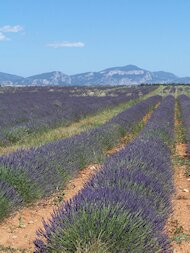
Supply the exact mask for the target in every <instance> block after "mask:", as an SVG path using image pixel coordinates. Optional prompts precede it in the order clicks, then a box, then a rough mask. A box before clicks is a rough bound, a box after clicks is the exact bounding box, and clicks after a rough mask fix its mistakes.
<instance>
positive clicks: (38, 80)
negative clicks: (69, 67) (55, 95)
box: [22, 71, 71, 86]
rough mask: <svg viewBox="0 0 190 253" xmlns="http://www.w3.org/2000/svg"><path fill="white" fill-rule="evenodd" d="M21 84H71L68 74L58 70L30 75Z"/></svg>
mask: <svg viewBox="0 0 190 253" xmlns="http://www.w3.org/2000/svg"><path fill="white" fill-rule="evenodd" d="M22 84H23V85H37V86H48V85H65V84H68V85H69V84H71V78H70V76H68V75H66V74H64V73H62V72H60V71H53V72H49V73H43V74H40V75H35V76H30V77H27V78H25V79H24V80H23V81H22Z"/></svg>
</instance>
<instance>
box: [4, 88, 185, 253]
mask: <svg viewBox="0 0 190 253" xmlns="http://www.w3.org/2000/svg"><path fill="white" fill-rule="evenodd" d="M187 90H188V87H181V86H175V87H172V86H168V87H162V86H139V87H136V86H134V87H129V88H126V87H123V86H121V87H101V88H95V87H94V88H87V87H86V88H84V87H80V88H79V87H78V88H77V87H65V88H60V87H56V88H55V87H43V88H36V87H27V88H16V89H15V88H4V89H3V88H2V89H1V94H0V105H1V107H0V115H1V117H0V126H1V128H0V138H1V146H2V147H6V146H10V147H11V145H14V143H15V142H19V140H20V139H22V137H23V135H26V134H27V135H31V134H33V133H36V132H40V133H43V134H44V133H48V129H56V128H57V127H60V126H62V127H63V128H64V127H65V126H67V127H68V126H72V124H73V122H76V121H77V122H79V123H80V121H81V120H82V119H83V118H88V117H90V116H91V115H97V114H101V113H103V112H104V110H105V109H106V108H109V110H114V108H115V107H118V106H120V105H125V106H126V109H123V110H122V111H118V113H117V114H116V115H115V116H113V117H112V118H107V120H106V121H105V123H103V124H99V125H97V126H96V127H92V128H91V129H88V130H86V131H82V132H81V133H79V134H76V135H73V136H68V137H65V138H60V139H58V140H56V141H51V142H49V143H46V144H42V145H40V146H32V147H30V148H27V149H25V148H22V147H21V148H18V150H17V151H15V152H8V153H7V154H4V155H0V221H1V222H2V223H3V222H4V221H6V219H9V217H10V215H14V213H15V212H16V213H18V212H19V211H20V210H22V209H23V208H28V206H31V205H35V203H36V202H37V201H38V202H39V201H41V200H44V199H46V198H50V197H51V196H52V195H53V194H55V193H56V194H57V192H60V193H61V192H62V191H63V192H64V190H65V189H66V187H67V185H68V183H69V182H70V180H72V179H73V178H75V177H77V176H78V175H79V173H80V172H81V171H83V170H84V169H85V168H88V167H89V168H90V167H91V166H92V165H98V166H99V167H100V169H99V170H98V171H97V172H96V173H95V174H93V175H92V176H91V177H90V178H89V180H88V181H87V182H86V183H84V184H83V186H82V188H81V190H79V191H78V192H77V193H76V194H75V195H74V197H72V198H70V199H69V200H68V201H61V202H60V204H59V205H58V207H57V208H56V209H54V212H53V213H52V214H51V216H50V218H49V219H48V220H47V219H46V220H43V224H41V225H40V228H39V227H36V229H35V237H34V238H33V251H29V252H35V253H62V252H64V253H65V252H68V253H69V252H71V253H87V252H89V253H117V252H118V253H119V252H123V253H124V252H127V253H159V252H162V253H164V252H165V253H170V252H172V248H171V238H170V237H169V235H168V233H167V231H166V229H165V227H166V224H167V221H168V219H169V217H170V215H171V214H172V210H173V206H172V196H173V194H174V193H175V185H174V182H173V175H174V170H173V156H174V152H175V145H176V139H177V137H176V130H175V129H176V122H175V120H176V106H177V105H180V117H181V120H182V125H181V127H182V128H183V130H184V133H185V142H186V143H187V144H188V147H190V137H189V135H190V132H189V127H190V118H189V115H190V114H189V106H190V97H189V96H188V92H187ZM63 199H64V196H63ZM0 231H1V230H0ZM0 245H1V243H0Z"/></svg>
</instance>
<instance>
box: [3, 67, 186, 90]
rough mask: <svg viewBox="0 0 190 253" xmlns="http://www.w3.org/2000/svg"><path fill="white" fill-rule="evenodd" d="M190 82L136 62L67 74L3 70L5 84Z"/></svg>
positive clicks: (97, 84) (98, 84)
mask: <svg viewBox="0 0 190 253" xmlns="http://www.w3.org/2000/svg"><path fill="white" fill-rule="evenodd" d="M156 83H159V84H169V83H176V84H177V83H185V84H190V77H178V76H176V75H175V74H173V73H170V72H166V71H152V72H151V71H149V70H145V69H143V68H140V67H138V66H136V65H125V66H119V67H111V68H107V69H104V70H101V71H97V72H84V73H79V74H75V75H67V74H65V73H63V72H61V71H52V72H47V73H41V74H38V75H33V76H29V77H22V76H17V75H11V74H7V73H3V72H0V85H2V86H54V85H59V86H71V85H72V86H82V85H88V86H91V85H93V86H101V85H102V86H103V85H140V84H156Z"/></svg>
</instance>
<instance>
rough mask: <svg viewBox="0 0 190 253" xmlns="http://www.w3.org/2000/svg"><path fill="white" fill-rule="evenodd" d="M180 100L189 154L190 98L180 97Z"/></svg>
mask: <svg viewBox="0 0 190 253" xmlns="http://www.w3.org/2000/svg"><path fill="white" fill-rule="evenodd" d="M178 99H179V104H180V109H181V116H182V122H183V125H184V130H185V131H184V132H185V139H186V142H187V143H188V153H190V112H189V108H190V98H189V97H188V96H186V95H180V96H179V97H178Z"/></svg>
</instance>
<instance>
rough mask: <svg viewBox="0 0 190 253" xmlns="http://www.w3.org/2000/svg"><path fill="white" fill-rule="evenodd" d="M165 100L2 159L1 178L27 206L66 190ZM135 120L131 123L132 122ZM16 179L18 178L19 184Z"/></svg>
mask: <svg viewBox="0 0 190 253" xmlns="http://www.w3.org/2000/svg"><path fill="white" fill-rule="evenodd" d="M161 99H162V98H161V96H153V97H150V98H148V99H147V100H145V101H142V102H140V103H138V104H136V105H134V106H132V107H130V108H128V109H127V110H125V111H124V112H122V113H120V114H118V115H117V116H116V117H115V118H113V119H112V120H110V121H108V122H107V123H105V124H104V125H102V126H100V127H98V128H95V129H91V130H89V131H86V132H83V133H81V134H78V135H76V136H72V137H70V138H65V139H62V140H59V141H55V142H51V143H49V144H45V145H42V146H41V147H38V148H31V149H29V150H18V151H16V152H14V153H11V154H8V155H5V156H1V157H0V178H2V177H3V178H4V179H6V180H9V181H11V183H12V184H13V185H16V190H17V191H18V193H19V194H20V195H21V196H22V197H23V200H24V203H23V204H25V203H26V202H27V203H28V202H30V201H32V200H34V199H35V198H40V197H43V196H46V195H49V194H50V193H51V192H53V191H55V189H57V188H60V187H63V186H64V183H65V181H66V180H68V178H71V177H73V176H74V175H75V174H76V173H77V172H78V171H79V170H80V169H81V168H83V167H84V166H87V165H89V164H93V163H100V162H101V161H102V160H103V159H104V158H105V151H106V150H108V149H110V148H112V147H114V146H115V145H117V144H118V143H119V142H120V140H121V138H122V137H123V135H124V134H125V133H128V134H130V133H132V132H133V128H134V127H135V125H136V124H138V123H139V122H140V121H141V120H142V119H143V117H144V116H145V115H146V114H147V113H148V112H149V111H150V110H151V109H153V107H155V105H156V104H157V103H158V102H159V101H161ZM137 112H138V113H137ZM132 117H133V121H132V124H131V122H130V121H129V119H131V118H132ZM10 178H11V179H10ZM14 178H17V181H16V182H15V181H14ZM20 185H21V186H22V187H20ZM15 198H16V195H15ZM15 207H16V206H15Z"/></svg>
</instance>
